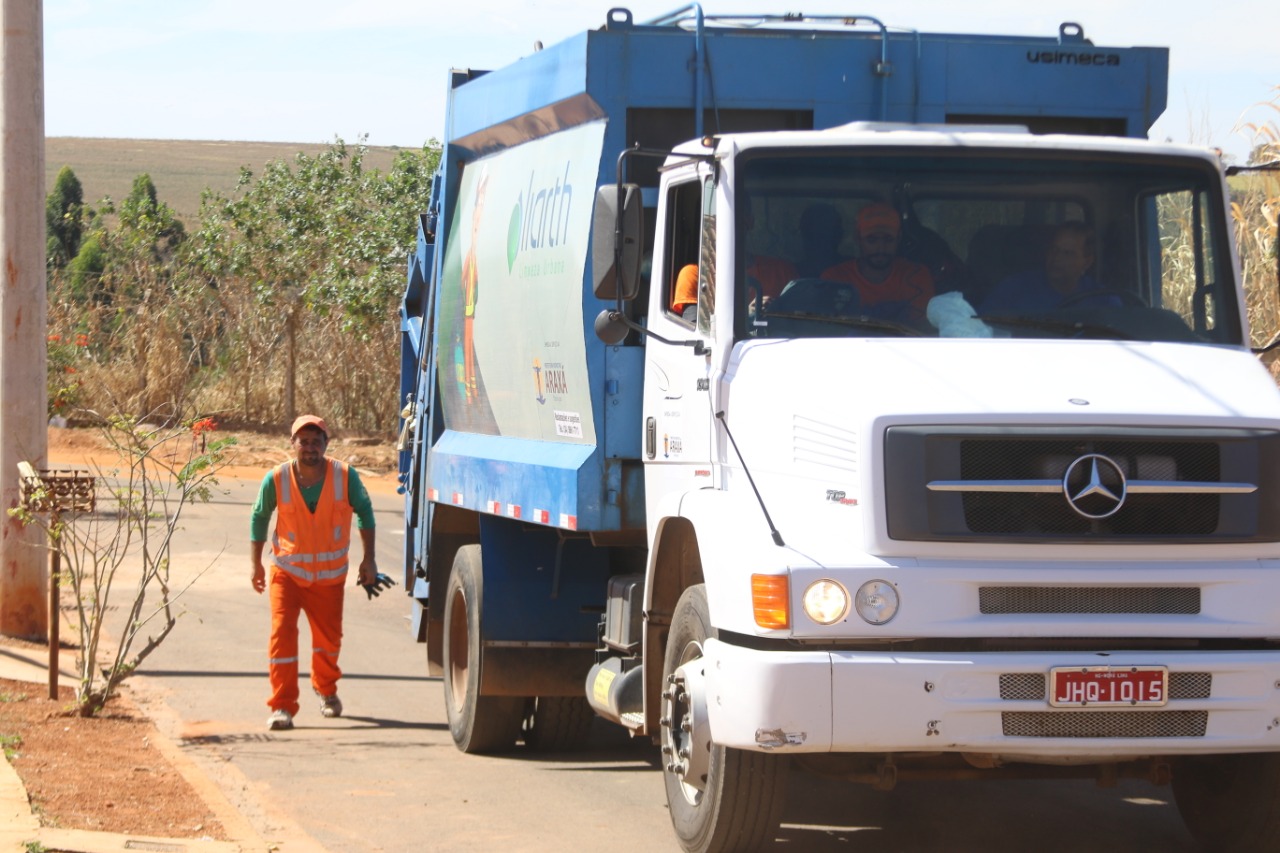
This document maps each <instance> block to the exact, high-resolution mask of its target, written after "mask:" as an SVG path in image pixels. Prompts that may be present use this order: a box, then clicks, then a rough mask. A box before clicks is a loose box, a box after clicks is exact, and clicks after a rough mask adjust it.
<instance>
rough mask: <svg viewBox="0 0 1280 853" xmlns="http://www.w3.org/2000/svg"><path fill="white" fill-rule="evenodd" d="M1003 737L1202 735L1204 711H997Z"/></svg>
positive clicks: (1205, 719)
mask: <svg viewBox="0 0 1280 853" xmlns="http://www.w3.org/2000/svg"><path fill="white" fill-rule="evenodd" d="M1000 720H1001V724H1002V726H1003V728H1004V735H1005V737H1055V738H1166V737H1204V733H1205V730H1206V729H1207V728H1208V726H1209V712H1208V711H1058V712H1053V711H1010V712H1007V713H1003V714H1001V715H1000Z"/></svg>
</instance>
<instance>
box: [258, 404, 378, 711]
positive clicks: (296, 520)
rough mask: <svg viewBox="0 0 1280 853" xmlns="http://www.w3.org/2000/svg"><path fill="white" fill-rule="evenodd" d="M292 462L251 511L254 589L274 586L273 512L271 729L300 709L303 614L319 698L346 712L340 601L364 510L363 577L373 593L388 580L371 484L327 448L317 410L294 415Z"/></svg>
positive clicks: (270, 480) (323, 705) (323, 706)
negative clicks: (266, 557)
mask: <svg viewBox="0 0 1280 853" xmlns="http://www.w3.org/2000/svg"><path fill="white" fill-rule="evenodd" d="M290 443H291V445H292V448H293V461H291V462H286V463H284V464H283V465H279V466H277V467H276V468H274V469H272V470H271V471H270V472H268V473H267V476H266V477H265V478H264V479H263V481H262V487H261V488H260V489H259V491H258V500H257V502H256V503H255V504H254V507H253V512H252V514H251V516H250V536H249V543H250V553H251V559H252V561H253V588H254V590H255V591H256V592H258V593H259V594H261V593H262V592H264V591H266V589H267V587H268V579H267V573H266V567H265V566H264V565H263V560H262V558H263V551H264V550H265V545H266V538H267V535H266V534H267V526H268V523H269V522H270V520H271V514H272V513H273V512H275V514H276V528H275V530H274V531H272V534H271V555H270V563H271V578H270V588H271V642H270V645H269V649H268V658H269V661H268V671H269V673H270V676H271V698H270V699H269V700H268V701H267V705H268V706H269V707H270V708H271V716H270V717H268V718H267V728H269V729H272V730H284V729H291V728H293V717H294V715H296V714H297V713H298V616H299V615H300V614H301V613H305V614H306V615H307V622H308V623H309V625H310V627H311V646H312V649H311V686H312V688H313V689H314V690H315V692H316V695H318V696H319V697H320V714H321V716H324V717H340V716H342V702H341V701H339V700H338V679H339V678H341V677H342V671H341V670H340V669H338V652H339V651H340V649H341V647H342V603H343V593H344V591H345V590H344V588H343V587H344V584H345V582H346V579H347V565H348V559H347V552H348V550H349V548H350V545H351V520H352V517H353V516H355V517H356V518H357V519H358V523H357V526H358V527H359V529H360V543H361V545H362V546H363V549H364V558H363V559H362V560H361V561H360V570H359V573H358V577H357V579H356V580H357V583H359V584H360V585H362V586H364V587H365V590H366V591H368V593H369V596H370V597H371V598H372V597H373V596H374V595H375V594H376V592H375V589H376V588H377V587H378V586H380V585H382V584H384V583H385V584H386V585H388V586H389V585H390V584H391V579H390V578H388V577H386V576H385V575H379V574H378V567H377V563H376V562H375V561H374V556H373V549H374V517H373V504H372V502H371V501H370V500H369V493H368V492H367V491H366V490H365V487H364V484H363V483H361V482H360V475H359V474H358V473H356V469H354V468H352V467H351V466H349V465H347V464H346V463H345V462H340V461H339V460H337V459H330V458H329V457H327V456H325V450H326V449H327V448H328V446H329V430H328V427H326V426H325V422H324V421H323V420H321V419H320V418H318V417H316V416H315V415H302V416H301V417H299V418H298V419H297V420H295V421H294V422H293V430H292V439H291V441H290Z"/></svg>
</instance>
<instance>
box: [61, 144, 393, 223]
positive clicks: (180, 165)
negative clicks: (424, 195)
mask: <svg viewBox="0 0 1280 853" xmlns="http://www.w3.org/2000/svg"><path fill="white" fill-rule="evenodd" d="M347 144H348V145H349V146H350V145H352V143H351V142H350V141H348V142H347ZM327 147H328V146H327V145H310V144H303V143H293V142H193V141H184V140H159V139H83V138H78V137H48V138H46V139H45V192H48V191H49V190H50V189H52V188H53V181H54V179H55V178H56V177H57V175H58V171H59V170H60V169H61V168H62V167H63V166H70V167H71V169H72V171H74V172H75V173H76V177H77V178H79V179H80V184H81V186H82V187H83V188H84V199H85V201H86V202H87V203H88V204H90V205H96V204H97V203H98V202H99V201H100V200H101V199H102V198H103V197H104V196H110V197H111V199H112V200H114V201H117V202H118V201H120V200H121V199H123V198H124V197H125V196H126V195H128V194H129V188H130V187H131V186H132V185H133V179H134V178H135V177H137V176H138V175H140V174H142V173H144V172H145V173H147V174H149V175H150V176H151V181H152V183H154V184H155V186H156V192H157V193H158V194H159V197H160V200H161V201H163V202H165V203H166V204H168V205H169V206H170V207H172V208H173V209H174V211H176V212H177V213H178V215H179V216H180V217H181V218H182V219H183V220H184V221H186V222H187V224H188V225H191V224H194V222H195V220H196V214H197V213H198V211H199V210H200V194H201V192H203V190H204V189H205V188H206V187H209V188H212V189H214V190H218V191H220V192H223V193H230V192H231V191H232V190H233V189H235V186H236V181H237V179H238V178H239V177H240V167H241V166H247V167H248V168H249V169H250V170H252V171H253V172H254V173H255V174H257V173H259V172H261V170H262V167H263V165H264V164H266V163H269V162H271V161H272V160H282V159H283V160H291V159H292V158H293V157H294V155H295V154H298V153H299V152H303V153H306V154H311V155H315V154H318V153H319V152H321V151H324V150H325V149H326V148H327ZM397 150H399V149H396V148H376V147H370V148H369V153H368V155H367V156H366V158H365V164H366V166H368V167H371V168H376V169H380V170H382V171H386V170H387V169H389V168H390V166H391V163H392V161H393V160H394V159H395V155H396V151H397Z"/></svg>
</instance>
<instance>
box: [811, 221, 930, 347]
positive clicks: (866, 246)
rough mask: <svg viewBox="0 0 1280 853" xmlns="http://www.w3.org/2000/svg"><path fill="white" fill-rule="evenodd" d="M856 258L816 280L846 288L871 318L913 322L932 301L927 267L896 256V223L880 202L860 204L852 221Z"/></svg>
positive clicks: (898, 224)
mask: <svg viewBox="0 0 1280 853" xmlns="http://www.w3.org/2000/svg"><path fill="white" fill-rule="evenodd" d="M857 227H858V244H859V248H860V249H861V251H860V252H859V255H858V257H857V258H854V259H853V260H851V261H845V262H844V263H842V264H837V265H836V266H834V267H831V268H830V269H828V270H826V271H825V272H824V273H823V274H822V278H825V279H828V280H831V281H843V282H847V283H849V284H852V285H853V286H854V287H855V288H857V290H858V297H859V300H860V304H861V306H862V309H861V310H862V311H863V312H864V313H866V314H868V315H870V316H873V317H880V318H882V319H887V320H898V321H901V322H906V323H916V322H920V321H922V320H924V317H925V309H926V308H927V307H928V305H929V300H930V299H932V298H933V296H934V285H933V276H932V275H931V274H930V273H929V270H928V268H927V267H925V266H923V265H921V264H917V263H914V262H912V261H908V260H907V259H906V258H900V257H898V238H899V237H900V236H901V234H902V218H901V217H900V216H899V215H898V211H897V210H895V209H894V208H893V207H891V206H890V205H887V204H884V203H883V202H872V203H871V204H867V205H864V206H863V207H862V208H861V209H860V210H859V211H858V216H857Z"/></svg>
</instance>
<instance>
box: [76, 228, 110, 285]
mask: <svg viewBox="0 0 1280 853" xmlns="http://www.w3.org/2000/svg"><path fill="white" fill-rule="evenodd" d="M106 268H107V252H106V250H105V249H104V248H103V247H102V235H101V234H99V233H98V232H96V231H95V232H94V233H91V234H90V235H89V236H88V237H86V238H85V240H84V242H83V243H81V244H80V251H78V252H76V255H75V257H74V258H72V259H71V263H69V264H68V265H67V269H66V284H67V287H68V288H69V294H68V295H69V296H70V297H71V298H72V299H74V300H76V301H77V302H88V301H90V300H91V299H93V298H94V297H95V295H97V294H99V293H100V291H99V289H98V282H99V281H100V280H101V279H102V273H103V271H104V270H106Z"/></svg>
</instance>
